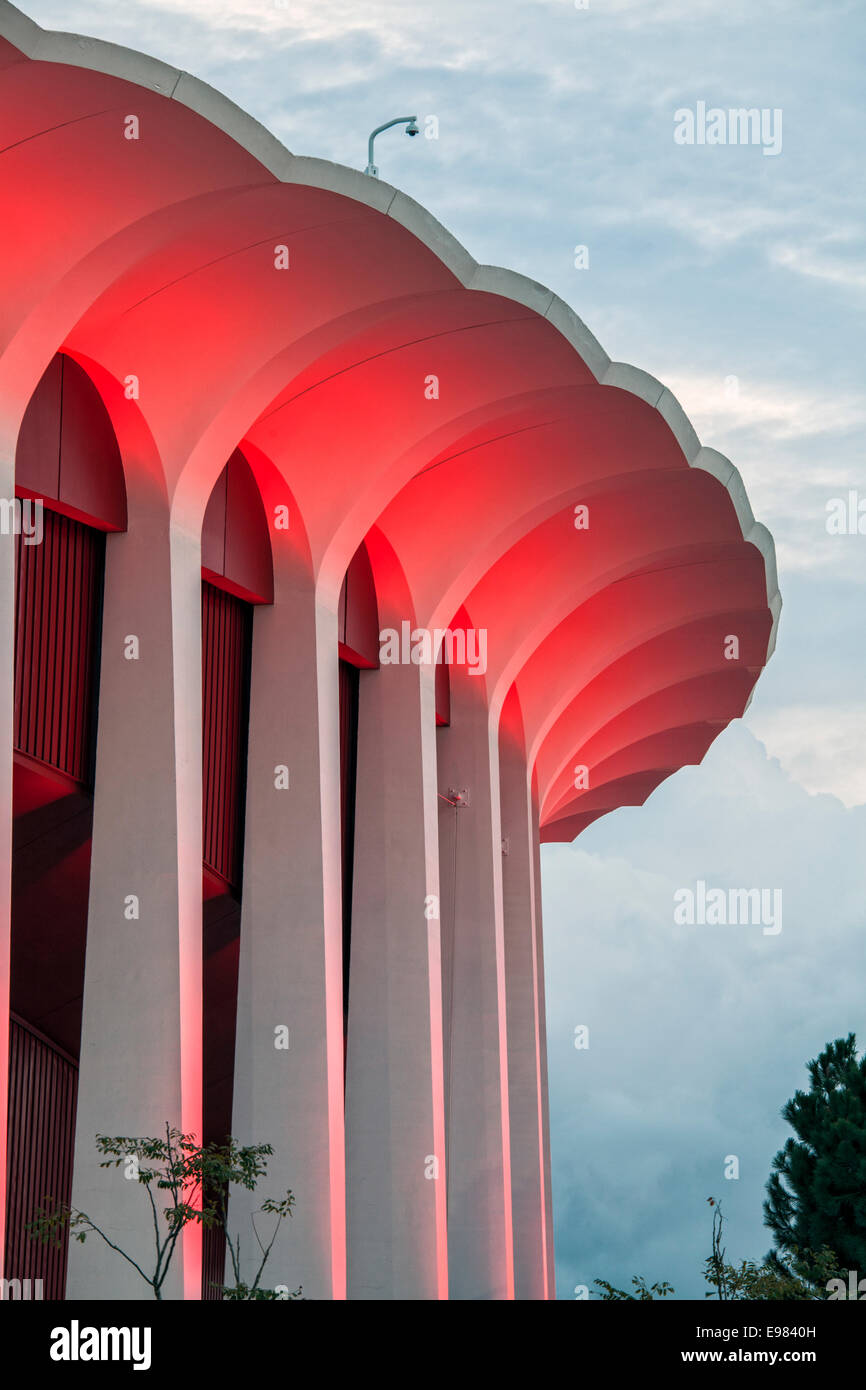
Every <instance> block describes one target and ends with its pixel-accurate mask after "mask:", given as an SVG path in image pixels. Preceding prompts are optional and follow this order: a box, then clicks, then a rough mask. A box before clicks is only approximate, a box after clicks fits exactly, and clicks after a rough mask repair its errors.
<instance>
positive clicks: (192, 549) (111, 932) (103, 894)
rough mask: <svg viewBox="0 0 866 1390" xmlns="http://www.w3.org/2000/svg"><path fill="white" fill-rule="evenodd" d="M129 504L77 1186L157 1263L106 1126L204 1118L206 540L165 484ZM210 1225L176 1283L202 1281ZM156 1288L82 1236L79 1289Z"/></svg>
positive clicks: (91, 940)
mask: <svg viewBox="0 0 866 1390" xmlns="http://www.w3.org/2000/svg"><path fill="white" fill-rule="evenodd" d="M128 506H129V530H128V532H127V533H125V534H122V535H113V536H109V537H108V538H107V546H106V575H105V602H104V614H103V634H102V661H101V674H100V690H99V726H98V736H97V753H96V785H95V798H94V822H93V846H92V854H91V867H90V901H89V909H88V925H87V958H86V967H85V982H84V1012H83V1021H82V1037H81V1060H80V1072H79V1089H78V1112H77V1122H76V1139H75V1160H74V1171H73V1187H72V1201H73V1205H74V1206H76V1207H78V1208H80V1209H81V1210H83V1211H85V1212H87V1213H88V1215H90V1216H91V1218H92V1219H93V1220H94V1221H96V1222H97V1223H98V1224H99V1225H100V1226H101V1227H102V1228H103V1229H104V1230H105V1232H106V1234H107V1235H108V1236H109V1237H110V1238H111V1239H112V1240H114V1241H115V1242H116V1243H117V1244H118V1245H119V1246H121V1247H122V1248H123V1249H124V1250H125V1251H126V1252H127V1253H128V1254H129V1255H131V1256H132V1257H133V1258H135V1259H136V1260H138V1262H139V1263H140V1264H141V1265H142V1266H143V1268H145V1269H147V1270H151V1269H152V1267H153V1242H154V1235H153V1218H152V1215H151V1210H150V1206H149V1203H148V1201H147V1199H146V1197H145V1194H144V1192H143V1191H142V1190H141V1188H140V1187H139V1186H138V1184H137V1183H135V1182H133V1181H130V1180H128V1179H127V1178H125V1176H124V1174H123V1171H122V1170H120V1169H115V1168H111V1169H103V1168H100V1167H99V1157H98V1155H97V1153H96V1150H95V1147H94V1137H95V1135H96V1134H97V1133H102V1134H109V1135H131V1136H145V1135H160V1134H162V1133H163V1132H164V1129H165V1125H166V1123H169V1124H171V1125H172V1126H174V1127H176V1128H181V1129H183V1130H184V1131H191V1132H194V1133H196V1134H200V1133H201V796H202V791H201V555H200V543H199V537H198V536H192V535H188V534H185V533H184V532H182V531H180V530H179V529H177V528H173V527H171V526H170V525H169V519H168V512H167V506H166V502H165V499H164V498H163V497H162V496H160V495H159V493H158V489H156V488H154V489H153V491H149V490H148V488H147V485H146V484H145V483H143V482H141V481H137V480H135V479H132V480H131V481H130V484H129V488H128ZM156 1200H157V1205H158V1206H160V1205H161V1203H162V1200H163V1199H162V1197H161V1196H157V1198H156ZM197 1235H198V1232H197V1231H191V1232H190V1234H189V1236H188V1238H186V1239H185V1241H184V1243H183V1249H182V1250H181V1249H179V1250H178V1252H177V1254H176V1256H175V1261H174V1266H173V1270H172V1274H171V1276H170V1280H169V1282H167V1284H166V1285H165V1287H164V1289H163V1296H164V1297H168V1298H171V1297H175V1298H177V1297H182V1296H186V1297H187V1298H197V1297H198V1296H199V1290H200V1277H201V1276H200V1263H199V1261H200V1244H199V1241H198V1240H197V1239H196V1237H197ZM148 1296H149V1295H148V1290H147V1288H146V1286H145V1285H144V1284H143V1282H142V1281H141V1280H140V1278H139V1277H138V1276H137V1275H136V1274H135V1272H134V1271H133V1270H132V1269H131V1268H130V1267H129V1265H128V1264H127V1263H126V1262H125V1261H124V1260H122V1259H121V1258H120V1257H119V1256H118V1255H116V1254H113V1253H112V1252H111V1251H109V1250H107V1249H106V1247H105V1245H104V1244H103V1243H102V1242H101V1241H100V1240H99V1238H98V1237H96V1236H90V1237H88V1239H87V1241H86V1243H85V1244H79V1243H77V1242H74V1241H73V1242H72V1244H71V1249H70V1258H69V1276H68V1283H67V1297H69V1298H72V1299H76V1298H142V1297H148Z"/></svg>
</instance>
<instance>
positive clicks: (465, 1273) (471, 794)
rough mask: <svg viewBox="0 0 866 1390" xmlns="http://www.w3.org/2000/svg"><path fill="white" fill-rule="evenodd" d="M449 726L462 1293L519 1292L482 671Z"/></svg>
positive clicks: (447, 948) (445, 897)
mask: <svg viewBox="0 0 866 1390" xmlns="http://www.w3.org/2000/svg"><path fill="white" fill-rule="evenodd" d="M450 674H451V724H450V726H449V727H447V728H441V729H440V730H439V733H438V752H439V790H440V792H442V793H444V794H446V795H447V794H448V793H449V791H450V790H452V789H453V790H455V791H462V790H463V789H465V790H466V792H467V794H468V804H466V805H462V806H459V807H457V808H456V809H455V808H453V807H451V806H449V805H447V804H446V803H445V802H444V801H440V803H439V806H440V814H439V823H440V834H439V844H440V882H441V885H442V915H443V935H444V936H445V937H446V938H447V939H446V941H445V945H444V949H443V956H444V959H445V968H444V971H443V981H444V983H443V990H444V994H445V997H446V1006H445V1011H444V1012H445V1021H446V1030H447V1031H446V1044H445V1055H446V1076H447V1081H446V1086H447V1096H448V1099H447V1109H446V1123H447V1143H448V1154H447V1162H448V1260H449V1287H450V1296H451V1298H452V1299H500V1298H505V1299H507V1298H513V1297H514V1268H513V1249H512V1217H511V1173H510V1156H509V1132H508V1057H507V1039H506V1006H505V943H504V931H503V911H502V834H501V829H500V816H499V769H498V762H499V758H498V747H497V742H498V740H497V737H496V734H495V732H491V726H490V717H489V713H488V710H487V705H486V700H485V696H484V691H483V689H482V688H481V687H482V686H483V684H484V682H483V678H481V677H477V676H476V677H473V676H471V675H468V674H467V673H466V671H465V669H464V668H458V667H452V668H451V672H450Z"/></svg>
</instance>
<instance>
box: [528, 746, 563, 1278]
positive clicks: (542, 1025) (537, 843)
mask: <svg viewBox="0 0 866 1390" xmlns="http://www.w3.org/2000/svg"><path fill="white" fill-rule="evenodd" d="M529 806H530V816H531V826H532V896H533V906H534V913H533V921H534V925H535V960H536V990H537V999H538V1013H537V1019H538V1055H539V1058H540V1061H541V1069H540V1082H539V1091H540V1099H541V1162H542V1173H543V1181H544V1229H545V1232H546V1238H545V1242H544V1259H545V1267H546V1272H547V1297H548V1298H549V1299H555V1298H556V1258H555V1251H554V1245H553V1186H552V1181H551V1173H550V1093H549V1090H548V1082H547V1006H546V1003H545V988H544V932H543V929H542V925H543V924H542V916H541V835H540V829H539V811H538V782H537V779H536V777H535V774H534V773H533V776H532V781H531V783H530V802H529Z"/></svg>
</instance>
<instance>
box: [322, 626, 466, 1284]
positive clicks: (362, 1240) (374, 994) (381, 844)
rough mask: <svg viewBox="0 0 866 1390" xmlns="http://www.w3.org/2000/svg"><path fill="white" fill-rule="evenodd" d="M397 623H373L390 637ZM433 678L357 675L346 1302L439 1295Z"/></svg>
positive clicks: (440, 1103) (396, 668) (394, 672)
mask: <svg viewBox="0 0 866 1390" xmlns="http://www.w3.org/2000/svg"><path fill="white" fill-rule="evenodd" d="M401 616H402V615H398V616H396V617H394V618H389V617H388V614H387V613H383V612H381V611H380V620H381V621H382V622H383V623H384V624H389V623H390V624H392V625H393V626H394V627H395V628H397V629H399V625H400V621H401ZM433 671H434V668H433V667H431V666H429V665H428V666H421V667H419V666H414V665H396V664H395V665H383V666H382V667H381V668H380V669H379V670H378V671H369V672H362V673H361V678H360V700H359V716H358V730H359V742H358V777H357V786H358V791H357V802H356V818H355V866H354V888H353V902H352V938H351V962H350V971H349V1033H348V1052H347V1074H346V1148H347V1193H348V1239H349V1297H350V1298H359V1299H360V1298H367V1299H400V1300H404V1299H437V1298H447V1296H448V1267H447V1237H446V1174H445V1109H444V1083H443V1053H442V966H441V957H440V939H439V933H440V907H439V861H438V830H437V811H436V804H437V796H436V709H435V691H434V680H433Z"/></svg>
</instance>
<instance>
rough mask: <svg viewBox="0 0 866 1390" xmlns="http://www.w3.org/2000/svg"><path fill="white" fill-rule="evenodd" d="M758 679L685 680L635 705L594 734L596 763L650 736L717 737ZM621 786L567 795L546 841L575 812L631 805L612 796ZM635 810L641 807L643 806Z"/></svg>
mask: <svg viewBox="0 0 866 1390" xmlns="http://www.w3.org/2000/svg"><path fill="white" fill-rule="evenodd" d="M756 679H757V677H756V675H755V673H754V672H749V671H745V670H734V671H711V672H709V673H704V674H700V675H696V676H692V677H689V678H688V679H687V680H685V681H682V682H680V683H679V684H677V685H666V686H664V687H663V688H662V689H660V690H657V691H655V692H653V693H652V694H650V695H647V696H645V697H644V698H643V699H641V700H637V701H634V702H633V703H631V704H629V705H628V706H627V707H626V708H625V709H623V710H621V711H620V712H619V713H618V714H617V715H615V716H614V718H612V719H611V720H609V721H607V723H606V724H605V725H604V726H603V727H602V728H601V729H599V730H598V731H597V734H596V735H595V737H597V738H598V740H599V745H600V746H601V743H602V740H604V746H605V748H606V749H607V751H606V752H605V754H604V755H603V756H602V757H600V759H599V761H600V762H602V761H605V760H606V758H608V757H610V758H612V757H613V756H615V753H616V752H618V751H619V750H620V749H621V748H627V747H629V746H630V745H631V744H633V743H639V742H640V741H641V740H642V739H644V738H646V737H648V736H649V735H651V734H661V733H664V732H665V731H668V730H670V729H674V728H676V727H679V726H683V727H684V726H686V725H691V724H695V723H708V724H716V725H717V726H718V729H717V732H718V733H720V732H721V731H722V729H723V728H724V727H725V726H726V725H727V724H729V723H730V721H731V720H732V719H736V718H738V717H739V712H740V710H741V709H742V707H743V704H744V702H745V700H746V698H747V695H748V692H749V690H751V688H752V686H753V685H754V682H755V680H756ZM671 770H672V769H668V770H663V771H660V772H659V773H658V775H657V777H656V780H655V781H654V783H653V788H654V787H655V786H658V784H659V782H661V781H663V780H664V779H665V778H666V777H668V776H670V772H671ZM636 775H640V776H643V775H645V774H643V773H641V774H636ZM623 780H627V779H624V778H623V777H620V778H617V779H616V780H613V781H610V782H606V783H604V784H602V785H599V786H597V787H594V788H590V789H589V790H588V791H584V792H581V793H579V794H575V795H573V796H571V797H568V795H567V794H566V795H565V796H564V797H563V798H562V799H561V800H560V801H558V802H557V804H556V805H555V806H554V807H552V808H551V811H550V814H549V815H548V816H545V818H544V821H543V825H542V829H543V831H545V832H548V834H547V838H552V837H551V836H550V834H549V832H550V830H551V829H552V828H554V827H557V825H558V823H560V822H565V821H567V820H568V819H569V814H570V813H571V814H574V813H576V809H577V807H578V806H582V808H585V809H591V810H593V811H594V812H600V811H607V810H614V809H615V808H616V807H617V806H618V805H620V804H635V803H619V802H618V801H617V800H616V799H615V795H613V794H612V793H613V789H615V788H616V787H617V786H618V785H619V784H620V783H621V782H622V781H623ZM636 804H640V805H642V804H643V802H642V801H641V802H639V803H636Z"/></svg>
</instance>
